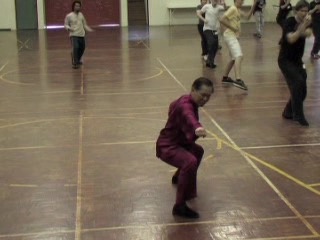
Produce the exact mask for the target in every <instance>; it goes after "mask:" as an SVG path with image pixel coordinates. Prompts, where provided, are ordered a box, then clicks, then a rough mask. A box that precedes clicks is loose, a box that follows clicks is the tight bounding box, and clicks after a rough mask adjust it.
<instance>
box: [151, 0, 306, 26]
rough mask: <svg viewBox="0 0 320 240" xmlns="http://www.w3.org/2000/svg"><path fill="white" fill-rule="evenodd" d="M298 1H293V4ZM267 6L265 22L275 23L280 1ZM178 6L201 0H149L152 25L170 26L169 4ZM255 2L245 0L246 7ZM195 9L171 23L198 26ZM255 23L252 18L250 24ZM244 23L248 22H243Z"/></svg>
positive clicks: (181, 13) (183, 11)
mask: <svg viewBox="0 0 320 240" xmlns="http://www.w3.org/2000/svg"><path fill="white" fill-rule="evenodd" d="M297 1H298V0H291V2H292V4H293V5H295V3H296V2H297ZM225 2H226V4H227V6H230V5H231V4H233V2H234V1H233V0H225ZM266 2H267V5H266V8H265V14H264V16H265V21H266V22H275V18H276V14H277V12H278V8H277V7H274V6H273V5H279V0H266ZM309 2H310V0H309ZM172 3H174V4H178V5H190V4H193V5H194V6H195V8H196V6H197V5H199V4H200V0H149V21H150V25H168V24H169V10H168V7H167V6H168V5H169V4H172ZM252 4H253V0H245V1H244V5H252ZM195 8H194V9H177V10H175V11H174V13H173V15H172V19H171V22H172V24H174V25H176V24H177V25H178V24H196V23H197V21H198V19H197V17H196V13H195V11H196V10H195ZM243 10H244V11H246V10H249V9H248V7H244V8H243ZM252 21H254V18H253V17H252V18H251V20H250V22H252ZM243 22H246V21H245V20H243Z"/></svg>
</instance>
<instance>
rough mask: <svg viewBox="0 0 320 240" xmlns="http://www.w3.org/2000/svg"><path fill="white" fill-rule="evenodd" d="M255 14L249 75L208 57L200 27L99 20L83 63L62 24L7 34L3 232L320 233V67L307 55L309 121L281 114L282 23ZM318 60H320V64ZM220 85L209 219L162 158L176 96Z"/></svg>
mask: <svg viewBox="0 0 320 240" xmlns="http://www.w3.org/2000/svg"><path fill="white" fill-rule="evenodd" d="M253 30H254V25H253V24H243V33H242V37H241V45H242V47H243V52H244V56H245V58H244V62H243V80H244V81H245V82H246V83H247V85H248V87H249V91H248V92H245V91H243V90H240V89H237V88H235V87H233V86H231V87H223V86H222V84H221V77H222V71H223V66H224V65H225V64H226V63H227V61H228V60H229V58H228V52H227V51H226V47H225V46H224V45H223V48H222V51H221V52H220V53H219V54H218V55H217V57H216V64H217V65H218V67H217V69H215V70H212V69H208V68H206V67H205V66H204V63H203V61H202V59H201V56H200V40H199V36H198V33H197V30H196V26H171V27H167V26H165V27H150V29H146V28H142V27H141V28H139V27H135V28H134V27H132V28H129V29H128V28H122V29H121V28H109V29H97V30H96V31H95V32H93V33H91V34H90V33H89V34H88V36H87V49H86V52H85V55H84V60H83V61H84V65H83V66H82V67H81V68H80V69H77V70H75V69H72V68H71V60H70V42H69V39H68V36H67V33H66V32H65V31H64V30H48V31H44V30H43V31H23V32H14V31H12V32H0V94H1V96H0V99H1V101H0V114H1V116H0V155H1V157H0V166H1V168H0V193H1V194H0V213H1V214H0V239H6V240H7V239H8V240H22V239H23V240H31V239H32V240H40V239H41V240H56V239H59V240H60V239H68V240H69V239H70V240H73V239H75V240H80V239H81V240H92V239H102V240H115V239H117V240H119V239H120V240H212V239H213V240H222V239H225V240H235V239H251V240H258V239H263V240H284V239H286V240H293V239H318V240H319V239H320V235H319V234H320V204H319V203H320V157H319V156H320V149H319V145H320V111H319V107H320V83H319V81H320V79H319V74H320V69H319V67H320V63H319V62H316V61H314V62H313V61H311V60H310V58H309V55H310V48H311V46H312V43H313V39H312V38H310V39H308V41H307V45H306V53H305V57H304V59H305V63H306V66H307V69H308V97H307V99H306V102H305V113H306V117H307V119H308V121H309V123H310V127H308V128H307V127H301V126H300V125H298V124H297V123H295V122H293V121H289V120H284V119H282V118H281V112H282V109H283V108H284V106H285V104H286V101H287V99H288V96H289V95H288V89H287V86H286V84H285V81H284V79H283V77H282V75H281V73H280V71H279V68H278V66H277V54H278V40H279V36H280V29H279V27H278V26H277V25H276V24H267V25H266V29H265V34H264V36H263V38H262V39H255V38H254V37H253V36H252V33H253ZM319 61H320V60H319ZM200 76H206V77H208V78H210V79H212V80H213V81H214V84H215V93H214V96H213V97H212V99H211V100H210V102H209V103H208V104H207V105H206V106H205V108H204V109H202V110H201V111H200V115H201V122H202V123H203V125H204V126H205V127H206V128H207V129H208V132H209V137H207V138H206V139H203V140H199V143H200V144H201V145H202V146H203V147H204V149H205V156H204V159H203V162H202V164H201V166H200V168H199V172H198V191H199V192H198V198H197V199H196V200H194V201H192V202H190V205H191V206H192V207H193V208H195V209H197V210H198V211H199V213H200V215H201V217H200V219H198V220H186V219H182V218H174V217H173V216H172V215H171V210H172V206H173V204H174V201H175V187H173V186H172V185H171V176H172V174H173V171H174V170H175V169H174V168H172V167H170V166H169V165H166V164H165V163H163V162H162V161H160V160H159V159H157V158H156V157H155V140H156V138H157V136H158V133H159V131H160V130H161V128H162V127H163V126H164V124H165V121H166V115H167V109H168V105H169V103H170V102H171V101H172V100H174V99H175V98H177V97H179V96H180V95H181V94H184V93H186V92H189V90H190V85H191V83H192V82H193V80H194V79H196V78H198V77H200Z"/></svg>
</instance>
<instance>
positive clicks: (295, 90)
mask: <svg viewBox="0 0 320 240" xmlns="http://www.w3.org/2000/svg"><path fill="white" fill-rule="evenodd" d="M278 65H279V67H280V69H281V72H282V73H283V75H284V77H285V79H286V82H287V85H288V87H289V90H290V99H289V101H288V103H287V105H286V107H285V108H284V110H283V114H284V115H286V116H287V117H293V119H295V120H298V119H305V117H304V111H303V101H304V100H305V98H306V96H307V71H306V69H304V68H303V65H302V64H297V63H294V62H291V61H288V60H286V59H278Z"/></svg>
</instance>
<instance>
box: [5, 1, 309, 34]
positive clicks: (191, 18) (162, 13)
mask: <svg viewBox="0 0 320 240" xmlns="http://www.w3.org/2000/svg"><path fill="white" fill-rule="evenodd" d="M0 1H1V7H0V29H8V28H9V29H13V30H14V29H16V13H15V1H14V0H0ZM50 1H51V0H50ZM104 1H107V0H104ZM119 1H120V24H121V26H128V10H127V6H128V4H127V0H119ZM226 1H227V3H228V4H231V3H232V2H233V0H226ZM230 1H231V2H230ZM245 1H249V2H250V1H251V2H253V0H245ZM291 1H292V3H293V5H294V4H295V3H296V2H297V1H298V0H291ZM309 1H310V0H309ZM44 2H45V0H37V3H38V25H39V28H40V29H42V28H44V26H45V11H44V6H45V4H44ZM172 2H177V3H178V4H188V5H190V4H193V5H194V6H195V7H196V6H197V5H198V4H199V2H200V0H148V5H149V24H150V25H151V26H155V25H169V10H168V8H167V6H168V4H169V3H172ZM278 3H279V0H267V6H266V9H265V21H266V22H274V21H275V16H276V14H277V11H278V9H277V8H275V7H273V5H278ZM197 21H198V20H197V17H196V15H195V8H194V9H188V10H176V11H175V13H174V14H173V18H172V23H173V24H196V23H197ZM251 21H253V18H252V19H251Z"/></svg>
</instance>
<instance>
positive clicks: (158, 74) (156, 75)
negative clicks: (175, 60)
mask: <svg viewBox="0 0 320 240" xmlns="http://www.w3.org/2000/svg"><path fill="white" fill-rule="evenodd" d="M156 68H157V69H158V70H159V73H157V74H155V75H153V76H150V77H146V78H142V79H140V80H148V79H152V78H155V77H158V76H160V75H161V74H163V70H162V69H161V68H158V67H156ZM134 82H137V81H134Z"/></svg>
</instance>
